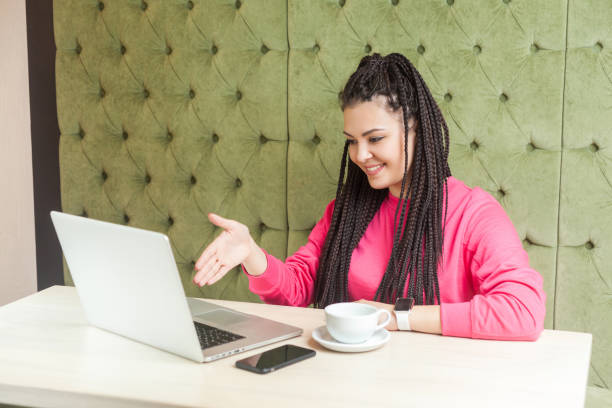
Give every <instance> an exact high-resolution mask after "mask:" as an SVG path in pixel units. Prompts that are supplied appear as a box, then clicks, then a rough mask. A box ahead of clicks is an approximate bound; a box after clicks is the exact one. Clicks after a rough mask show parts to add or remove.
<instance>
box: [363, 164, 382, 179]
mask: <svg viewBox="0 0 612 408" xmlns="http://www.w3.org/2000/svg"><path fill="white" fill-rule="evenodd" d="M384 167H385V165H384V164H379V165H378V166H374V168H373V169H372V167H370V168H368V167H366V169H365V171H366V174H367V175H368V176H375V175H377V174H378V173H380V172H381V171H382V169H383V168H384Z"/></svg>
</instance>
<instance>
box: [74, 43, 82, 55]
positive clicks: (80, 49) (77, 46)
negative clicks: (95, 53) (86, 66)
mask: <svg viewBox="0 0 612 408" xmlns="http://www.w3.org/2000/svg"><path fill="white" fill-rule="evenodd" d="M82 50H83V49H82V48H81V44H78V43H77V45H76V48H75V49H74V52H76V53H77V55H80V54H81V51H82Z"/></svg>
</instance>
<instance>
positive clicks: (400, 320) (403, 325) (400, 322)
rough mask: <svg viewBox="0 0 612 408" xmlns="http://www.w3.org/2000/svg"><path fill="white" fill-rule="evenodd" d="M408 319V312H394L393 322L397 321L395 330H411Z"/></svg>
mask: <svg viewBox="0 0 612 408" xmlns="http://www.w3.org/2000/svg"><path fill="white" fill-rule="evenodd" d="M409 317H410V310H407V311H401V312H399V311H397V310H395V320H396V321H397V328H398V329H399V330H411V329H410V319H409Z"/></svg>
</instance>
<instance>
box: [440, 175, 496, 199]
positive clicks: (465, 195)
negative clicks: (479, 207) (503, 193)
mask: <svg viewBox="0 0 612 408" xmlns="http://www.w3.org/2000/svg"><path fill="white" fill-rule="evenodd" d="M447 185H448V195H449V197H450V199H451V200H456V201H464V200H468V201H469V202H470V203H471V204H476V203H482V202H491V201H495V202H497V200H496V199H495V197H493V196H492V195H491V193H489V192H488V191H486V190H484V189H483V188H481V187H480V186H478V185H474V186H472V187H470V186H469V185H467V184H466V183H465V182H464V181H462V180H459V179H458V178H455V177H453V176H449V177H448V178H447Z"/></svg>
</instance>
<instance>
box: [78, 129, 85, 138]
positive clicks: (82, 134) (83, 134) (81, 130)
mask: <svg viewBox="0 0 612 408" xmlns="http://www.w3.org/2000/svg"><path fill="white" fill-rule="evenodd" d="M84 137H85V131H84V130H83V129H82V128H79V138H80V139H81V140H83V138H84Z"/></svg>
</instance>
